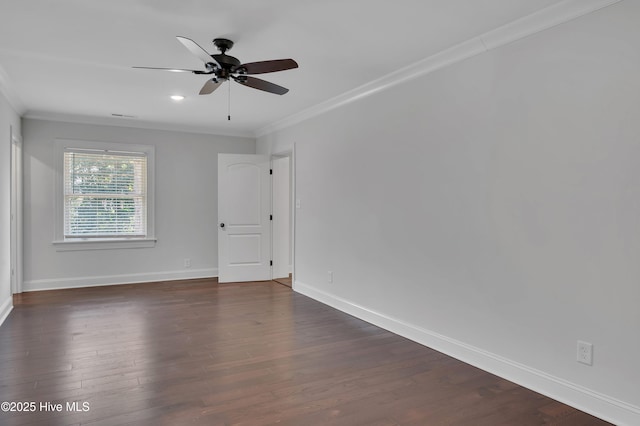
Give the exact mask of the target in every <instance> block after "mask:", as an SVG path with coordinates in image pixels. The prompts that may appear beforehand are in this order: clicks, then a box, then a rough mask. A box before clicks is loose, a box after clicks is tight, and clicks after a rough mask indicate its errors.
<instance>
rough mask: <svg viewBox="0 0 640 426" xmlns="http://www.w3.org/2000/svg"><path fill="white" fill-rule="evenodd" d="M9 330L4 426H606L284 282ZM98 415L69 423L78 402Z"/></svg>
mask: <svg viewBox="0 0 640 426" xmlns="http://www.w3.org/2000/svg"><path fill="white" fill-rule="evenodd" d="M14 304H15V307H14V310H13V311H12V312H11V314H10V315H9V317H8V318H7V320H6V321H5V323H4V324H3V325H2V327H0V400H3V401H6V400H8V401H35V402H37V403H38V404H40V403H45V402H51V403H55V404H57V403H61V404H64V405H65V407H64V410H63V411H62V412H47V411H43V410H37V411H36V412H31V413H29V412H22V413H19V412H8V413H0V424H2V425H40V424H42V425H79V424H82V425H85V424H87V425H109V426H112V425H128V424H130V425H158V424H166V425H169V424H171V425H177V424H179V425H183V424H194V425H214V426H215V425H225V426H229V425H236V426H239V425H251V426H257V425H269V424H275V423H277V424H280V425H321V424H332V425H348V426H352V425H360V424H362V425H367V426H371V425H374V426H375V425H378V426H383V425H393V426H397V425H474V426H476V425H491V426H500V425H545V424H548V425H553V424H558V425H559V424H563V425H584V426H590V425H594V426H595V425H606V424H608V423H606V422H603V421H602V420H599V419H597V418H595V417H592V416H590V415H587V414H585V413H583V412H580V411H578V410H575V409H573V408H571V407H568V406H566V405H563V404H561V403H559V402H557V401H554V400H552V399H549V398H546V397H544V396H542V395H539V394H537V393H535V392H532V391H529V390H527V389H525V388H522V387H520V386H517V385H515V384H513V383H511V382H508V381H506V380H503V379H500V378H498V377H496V376H493V375H491V374H488V373H486V372H484V371H481V370H479V369H476V368H474V367H472V366H469V365H467V364H464V363H462V362H460V361H457V360H455V359H453V358H450V357H448V356H446V355H444V354H442V353H439V352H437V351H434V350H432V349H429V348H426V347H424V346H421V345H419V344H417V343H415V342H411V341H408V340H406V339H404V338H402V337H399V336H397V335H394V334H392V333H389V332H387V331H385V330H382V329H380V328H378V327H375V326H373V325H371V324H368V323H366V322H364V321H361V320H359V319H357V318H354V317H351V316H349V315H346V314H344V313H341V312H339V311H336V310H334V309H332V308H330V307H328V306H326V305H323V304H320V303H318V302H315V301H313V300H311V299H309V298H307V297H305V296H302V295H300V294H297V293H294V292H292V291H291V289H290V288H288V287H285V286H283V285H280V284H277V283H275V282H250V283H234V284H218V283H217V282H216V281H215V280H207V279H203V280H189V281H175V282H159V283H145V284H135V285H119V286H108V287H95V288H79V289H72V290H55V291H43V292H34V293H24V294H22V295H17V296H15V297H14ZM74 401H77V402H78V403H79V404H82V403H87V404H88V407H89V410H88V411H73V410H72V411H69V410H67V409H66V408H67V407H66V404H67V403H73V402H74Z"/></svg>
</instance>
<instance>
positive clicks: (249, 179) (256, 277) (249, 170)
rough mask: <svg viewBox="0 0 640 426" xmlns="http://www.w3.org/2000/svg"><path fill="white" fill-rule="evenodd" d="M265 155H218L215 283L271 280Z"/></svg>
mask: <svg viewBox="0 0 640 426" xmlns="http://www.w3.org/2000/svg"><path fill="white" fill-rule="evenodd" d="M270 184H271V179H270V176H269V157H268V156H266V155H244V154H218V281H219V282H239V281H263V280H270V279H271V265H270V261H271V221H270V210H271V198H270V195H271V185H270Z"/></svg>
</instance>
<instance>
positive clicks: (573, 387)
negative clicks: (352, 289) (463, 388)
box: [293, 281, 640, 426]
mask: <svg viewBox="0 0 640 426" xmlns="http://www.w3.org/2000/svg"><path fill="white" fill-rule="evenodd" d="M293 289H294V290H295V291H296V292H298V293H301V294H304V295H305V296H308V297H310V298H312V299H315V300H317V301H319V302H322V303H324V304H326V305H329V306H331V307H333V308H336V309H338V310H340V311H343V312H346V313H348V314H350V315H353V316H355V317H357V318H360V319H362V320H364V321H367V322H369V323H371V324H374V325H377V326H378V327H381V328H384V329H385V330H389V331H391V332H393V333H395V334H398V335H400V336H403V337H406V338H407V339H410V340H413V341H415V342H417V343H420V344H422V345H425V346H428V347H430V348H433V349H435V350H437V351H439V352H442V353H444V354H447V355H449V356H452V357H454V358H456V359H459V360H461V361H463V362H466V363H468V364H471V365H473V366H475V367H478V368H480V369H482V370H485V371H488V372H490V373H492V374H495V375H497V376H499V377H503V378H505V379H507V380H510V381H512V382H514V383H517V384H519V385H521V386H524V387H526V388H529V389H531V390H533V391H535V392H538V393H541V394H543V395H546V396H549V397H550V398H553V399H555V400H557V401H560V402H562V403H564V404H567V405H571V406H572V407H575V408H577V409H579V410H581V411H584V412H586V413H589V414H592V415H594V416H596V417H599V418H601V419H603V420H606V421H608V422H612V423H614V424H617V425H620V426H623V425H629V426H631V425H640V407H637V406H634V405H631V404H628V403H626V402H623V401H620V400H617V399H615V398H612V397H610V396H607V395H604V394H601V393H599V392H595V391H592V390H590V389H587V388H585V387H583V386H580V385H577V384H575V383H571V382H569V381H567V380H564V379H562V378H559V377H555V376H553V375H550V374H547V373H545V372H544V371H540V370H536V369H535V368H531V367H529V366H526V365H523V364H520V363H518V362H515V361H512V360H509V359H507V358H504V357H502V356H500V355H497V354H494V353H491V352H487V351H485V350H482V349H480V348H476V347H474V346H471V345H468V344H466V343H464V342H461V341H458V340H455V339H452V338H450V337H447V336H444V335H441V334H438V333H435V332H433V331H430V330H426V329H424V328H421V327H418V326H415V325H413V324H409V323H406V322H404V321H401V320H399V319H397V318H393V317H390V316H388V315H385V314H382V313H380V312H375V311H373V310H371V309H368V308H366V307H364V306H360V305H358V304H355V303H353V302H350V301H348V300H345V299H342V298H340V297H337V296H335V295H332V294H329V293H326V292H324V291H322V290H318V289H316V288H314V287H313V286H310V285H307V284H304V283H301V282H300V281H295V282H294V283H293Z"/></svg>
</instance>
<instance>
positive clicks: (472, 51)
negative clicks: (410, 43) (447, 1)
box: [255, 0, 621, 137]
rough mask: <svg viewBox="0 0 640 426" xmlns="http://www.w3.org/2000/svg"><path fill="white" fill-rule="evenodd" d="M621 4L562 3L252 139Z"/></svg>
mask: <svg viewBox="0 0 640 426" xmlns="http://www.w3.org/2000/svg"><path fill="white" fill-rule="evenodd" d="M619 1H621V0H565V1H562V2H560V3H557V4H555V5H552V6H549V7H547V8H544V9H541V10H539V11H537V12H534V13H532V14H529V15H527V16H524V17H522V18H520V19H517V20H515V21H512V22H510V23H508V24H505V25H503V26H500V27H498V28H495V29H493V30H491V31H488V32H486V33H484V34H482V35H480V36H477V37H474V38H472V39H469V40H466V41H464V42H462V43H460V44H457V45H455V46H452V47H450V48H448V49H445V50H443V51H441V52H438V53H436V54H434V55H432V56H429V57H427V58H425V59H423V60H421V61H418V62H416V63H414V64H412V65H409V66H407V67H404V68H401V69H399V70H397V71H394V72H392V73H390V74H387V75H385V76H384V77H381V78H378V79H376V80H373V81H371V82H369V83H366V84H364V85H362V86H359V87H357V88H355V89H353V90H350V91H348V92H345V93H343V94H341V95H339V96H336V97H334V98H331V99H329V100H327V101H324V102H321V103H319V104H317V105H315V106H313V107H311V108H307V109H305V110H302V111H300V112H298V113H296V114H293V115H291V116H289V117H286V118H284V119H282V120H279V121H276V122H274V123H271V124H269V125H267V126H264V127H262V128H260V129H258V130H256V132H255V136H256V137H261V136H265V135H268V134H270V133H273V132H276V131H278V130H282V129H285V128H287V127H291V126H293V125H295V124H298V123H300V122H302V121H305V120H308V119H310V118H313V117H316V116H318V115H321V114H324V113H326V112H328V111H331V110H333V109H336V108H339V107H341V106H343V105H346V104H349V103H351V102H355V101H357V100H359V99H362V98H365V97H367V96H370V95H373V94H374V93H377V92H380V91H383V90H387V89H389V88H391V87H394V86H396V85H398V84H401V83H404V82H406V81H409V80H412V79H415V78H417V77H420V76H423V75H425V74H429V73H431V72H433V71H436V70H438V69H441V68H444V67H447V66H449V65H452V64H455V63H457V62H461V61H463V60H465V59H468V58H471V57H473V56H476V55H479V54H481V53H484V52H488V51H490V50H493V49H496V48H498V47H501V46H505V45H507V44H509V43H513V42H515V41H517V40H520V39H522V38H525V37H528V36H531V35H533V34H536V33H539V32H542V31H545V30H547V29H549V28H552V27H555V26H557V25H560V24H563V23H565V22H568V21H571V20H573V19H576V18H578V17H580V16H584V15H586V14H589V13H591V12H595V11H596V10H600V9H602V8H605V7H607V6H611V5H612V4H615V3H618V2H619Z"/></svg>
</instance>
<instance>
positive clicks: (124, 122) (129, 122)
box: [23, 111, 255, 139]
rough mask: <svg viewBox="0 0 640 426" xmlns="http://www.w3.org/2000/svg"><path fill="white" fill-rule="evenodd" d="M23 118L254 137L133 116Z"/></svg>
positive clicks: (42, 113) (30, 114)
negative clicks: (139, 118) (140, 118)
mask: <svg viewBox="0 0 640 426" xmlns="http://www.w3.org/2000/svg"><path fill="white" fill-rule="evenodd" d="M23 118H28V119H34V120H46V121H59V122H64V123H75V124H94V125H99V126H114V127H129V128H133V129H146V130H163V131H171V132H184V133H197V134H205V135H215V136H232V137H239V138H251V139H255V134H254V133H253V132H251V131H234V130H229V129H222V128H216V127H204V126H200V127H198V126H186V125H184V126H181V125H179V124H171V123H159V122H153V121H144V120H138V119H135V118H117V117H95V116H88V115H75V114H59V113H53V112H46V111H27V112H26V113H25V114H24V115H23Z"/></svg>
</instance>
